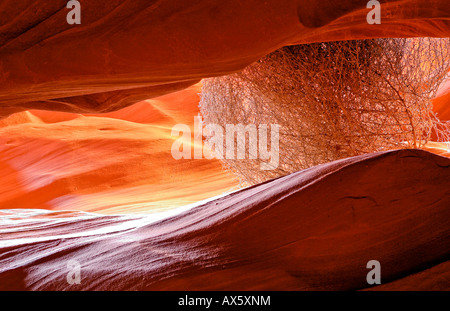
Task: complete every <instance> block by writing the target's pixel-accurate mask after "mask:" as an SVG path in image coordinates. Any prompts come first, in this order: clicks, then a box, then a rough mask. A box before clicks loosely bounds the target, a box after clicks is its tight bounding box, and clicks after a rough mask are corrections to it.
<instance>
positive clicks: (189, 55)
mask: <svg viewBox="0 0 450 311" xmlns="http://www.w3.org/2000/svg"><path fill="white" fill-rule="evenodd" d="M66 3H67V1H65V0H55V1H44V0H34V1H33V0H28V1H20V3H18V2H17V1H13V0H4V1H2V3H1V4H0V21H1V23H0V108H1V109H0V111H1V114H2V115H3V116H7V115H9V114H10V113H12V112H17V111H22V110H28V109H47V110H59V111H71V112H77V113H82V112H105V111H111V110H117V109H120V108H123V107H125V106H128V105H130V104H132V103H135V102H138V101H140V100H143V99H147V98H151V97H156V96H158V95H162V94H165V93H167V92H172V91H174V90H179V89H182V88H185V87H186V86H188V85H190V84H194V83H196V82H197V81H198V80H199V79H201V78H204V77H208V76H214V75H221V74H226V73H230V72H233V71H236V70H239V69H242V68H243V67H245V66H246V65H248V64H250V63H252V62H253V61H256V60H257V59H259V58H261V57H262V56H263V55H265V54H267V53H269V52H271V51H274V50H275V49H277V48H279V47H281V46H284V45H287V44H294V43H306V42H321V41H326V40H349V39H361V38H374V37H405V36H406V37H413V36H438V37H447V36H448V35H449V34H450V6H449V5H448V3H447V1H446V0H433V1H430V0H401V1H400V0H398V1H395V0H393V1H381V3H382V11H381V12H382V16H381V20H382V22H381V24H380V25H369V24H367V22H366V15H367V13H368V12H369V11H370V10H369V9H367V8H366V7H365V6H366V1H356V0H345V1H333V0H325V1H324V0H282V1H280V0H270V1H264V2H262V1H260V0H247V1H240V0H228V1H218V0H212V1H211V0H195V1H169V0H153V1H148V0H127V1H123V0H99V1H83V0H81V1H80V3H81V8H82V21H81V25H68V24H67V22H66V14H67V13H68V12H69V10H68V9H67V8H66Z"/></svg>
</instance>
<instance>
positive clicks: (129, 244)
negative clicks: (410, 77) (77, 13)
mask: <svg viewBox="0 0 450 311" xmlns="http://www.w3.org/2000/svg"><path fill="white" fill-rule="evenodd" d="M80 2H81V5H82V24H81V25H75V26H70V25H68V24H67V23H66V14H67V12H68V10H67V9H66V8H65V6H66V3H67V1H65V0H55V1H44V0H28V1H12V0H4V1H2V2H1V3H0V117H3V119H2V120H0V148H1V149H0V175H1V177H0V186H1V187H0V208H2V209H0V233H1V235H0V288H1V289H6V290H11V289H157V290H162V289H233V290H237V289H367V283H366V282H365V276H366V273H367V269H366V268H365V264H366V262H367V261H368V260H370V259H377V260H379V261H380V262H381V263H382V271H383V272H382V280H383V285H381V286H379V287H374V288H372V289H375V290H376V289H387V290H393V289H438V290H442V289H445V290H449V289H450V285H449V284H450V281H449V272H448V270H449V269H448V267H449V264H448V254H449V245H450V241H449V236H450V235H449V228H450V223H449V219H450V217H449V216H450V215H449V206H450V201H449V198H450V195H449V194H450V193H449V192H448V189H450V187H449V186H450V185H449V181H450V178H449V177H450V175H449V167H450V164H449V159H448V158H444V157H440V156H437V155H433V154H430V153H426V152H424V151H394V152H388V153H382V154H374V155H366V156H361V157H358V158H353V159H347V160H343V161H339V162H336V163H330V164H326V165H323V166H320V167H316V168H312V169H309V170H305V171H302V172H298V173H295V174H292V175H289V176H287V177H284V178H281V179H277V180H274V181H271V182H269V183H265V184H262V185H258V186H255V187H252V188H249V189H245V190H242V191H240V192H237V193H234V194H231V195H228V196H226V197H223V198H220V199H217V200H214V201H211V202H209V203H206V204H205V205H201V206H198V207H194V208H182V210H172V211H169V212H166V214H151V215H131V214H129V213H131V212H149V211H155V210H161V209H167V208H168V207H175V206H180V205H185V204H188V203H193V202H196V201H198V200H202V199H205V198H208V197H211V196H214V195H219V194H221V193H223V192H224V191H227V190H231V189H233V187H234V186H236V183H235V181H234V180H232V179H231V178H230V177H229V176H227V175H226V174H225V173H224V172H223V170H222V169H221V165H220V163H219V162H218V161H209V160H195V162H192V161H182V162H177V161H175V160H173V158H172V157H171V155H170V147H171V144H172V142H173V140H174V138H173V137H170V129H171V127H172V126H173V125H175V124H176V123H184V124H189V125H191V126H192V122H193V116H194V115H196V114H197V112H198V108H197V103H198V97H197V95H196V93H198V92H199V89H198V84H196V83H197V82H198V81H199V80H200V79H201V78H204V77H209V76H216V75H221V74H227V73H231V72H234V71H237V70H240V69H242V68H244V67H245V66H246V65H248V64H250V63H252V62H253V61H256V60H257V59H259V58H261V57H262V56H263V55H265V54H267V53H269V52H271V51H273V50H275V49H277V48H279V47H281V46H284V45H287V44H296V43H308V42H321V41H327V40H348V39H363V38H375V37H415V36H436V37H447V36H449V35H450V6H448V3H447V1H445V0H433V1H429V0H401V1H400V0H398V1H381V2H382V24H381V25H368V24H367V23H366V14H367V12H368V11H369V10H368V9H366V8H365V1H356V0H355V1H353V0H345V1H332V0H322V1H319V0H282V1H280V0H269V1H260V0H247V1H240V0H228V1H218V0H193V1H169V0H153V1H148V0H125V1H123V0H120V1H119V0H108V1H106V0H99V1H83V0H80ZM186 88H187V89H186ZM181 89H185V90H184V91H181V92H176V91H179V90H181ZM168 93H170V94H168ZM167 94H168V95H167ZM446 94H447V93H441V94H440V95H439V96H438V97H437V98H436V100H435V102H434V104H435V110H436V111H437V112H438V113H439V115H440V117H442V118H443V119H445V118H447V116H448V96H447V95H448V94H447V95H446ZM160 95H165V96H163V97H158V98H156V97H157V96H160ZM149 98H154V99H153V100H148V99H149ZM134 103H137V104H135V105H133V106H131V105H132V104H134ZM428 148H429V150H432V151H433V152H436V153H439V154H442V155H448V151H446V149H445V145H443V144H433V143H432V144H430V145H429V146H428ZM38 208H39V209H40V210H38ZM72 210H78V211H72ZM86 211H89V212H96V213H105V214H116V215H100V214H91V213H86ZM120 213H126V215H117V214H120ZM171 213H173V214H177V213H178V214H177V215H175V216H174V215H172V214H171ZM171 215H172V216H171ZM162 218H164V220H162ZM70 259H76V260H78V261H79V262H80V264H81V265H82V278H83V279H82V283H81V285H80V286H78V287H75V288H74V287H71V288H69V287H68V286H69V285H68V284H67V282H66V275H67V266H66V265H67V261H68V260H70Z"/></svg>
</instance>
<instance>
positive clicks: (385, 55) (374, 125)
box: [200, 38, 450, 184]
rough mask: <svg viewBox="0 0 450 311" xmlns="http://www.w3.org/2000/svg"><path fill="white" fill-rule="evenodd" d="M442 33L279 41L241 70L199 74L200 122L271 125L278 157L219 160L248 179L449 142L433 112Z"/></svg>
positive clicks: (448, 56)
mask: <svg viewBox="0 0 450 311" xmlns="http://www.w3.org/2000/svg"><path fill="white" fill-rule="evenodd" d="M449 40H450V39H448V38H447V39H433V38H414V39H374V40H359V41H343V42H327V43H317V44H309V45H297V46H288V47H284V48H282V49H280V50H278V51H275V52H274V53H272V54H269V55H267V56H266V57H264V58H263V59H261V60H259V61H258V62H256V63H254V64H252V65H250V66H249V67H247V68H246V69H244V70H243V71H242V72H239V73H236V74H232V75H228V76H223V77H218V78H210V79H205V80H204V81H203V89H202V94H201V102H200V109H201V113H202V115H203V117H204V122H205V124H211V123H214V124H219V125H222V126H225V125H226V124H239V123H241V124H255V125H256V126H258V125H259V124H274V123H276V124H279V125H280V144H279V146H280V147H279V150H280V164H279V166H278V168H277V169H275V170H272V171H261V170H260V169H259V164H260V160H258V159H256V160H249V159H248V158H247V159H246V160H233V159H224V160H223V161H224V164H225V166H226V168H228V169H230V170H231V171H232V172H234V173H235V174H236V175H237V176H238V177H240V178H241V180H242V181H244V182H245V183H247V184H255V183H259V182H262V181H265V180H268V179H271V178H275V177H279V176H282V175H286V174H289V173H291V172H294V171H298V170H301V169H305V168H308V167H311V166H314V165H318V164H321V163H326V162H330V161H333V160H337V159H341V158H346V157H351V156H355V155H360V154H364V153H370V152H376V151H382V150H387V149H397V148H421V147H422V146H423V145H425V144H426V143H427V142H428V141H429V140H430V139H433V140H434V141H450V131H449V129H450V126H449V124H448V123H445V122H441V121H440V120H439V119H438V118H437V116H436V114H435V113H434V112H433V111H432V99H433V98H434V96H435V94H436V91H437V90H438V87H439V85H441V84H442V83H443V82H444V80H445V79H448V73H449V68H450V48H449V44H450V41H449Z"/></svg>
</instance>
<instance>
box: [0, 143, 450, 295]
mask: <svg viewBox="0 0 450 311" xmlns="http://www.w3.org/2000/svg"><path fill="white" fill-rule="evenodd" d="M449 189H450V159H449V158H445V157H441V156H438V155H435V154H431V153H428V152H426V151H420V150H397V151H389V152H381V153H376V154H370V155H364V156H358V157H354V158H349V159H345V160H340V161H336V162H332V163H328V164H324V165H320V166H317V167H313V168H310V169H307V170H304V171H300V172H297V173H294V174H291V175H288V176H285V177H281V178H278V179H275V180H271V181H268V182H266V183H263V184H260V185H257V186H253V187H250V188H246V189H243V190H240V191H236V192H234V193H231V194H228V195H225V196H222V197H219V198H216V199H213V200H209V201H207V202H204V203H202V204H197V205H195V206H187V207H183V208H180V209H177V210H172V211H169V212H165V214H153V215H133V216H132V215H124V216H100V215H96V214H90V213H83V212H67V211H66V212H55V211H44V210H22V211H19V210H2V211H0V217H1V219H2V221H1V222H0V224H1V225H0V226H1V227H0V229H1V230H2V232H3V233H2V236H1V239H0V254H1V255H0V287H1V288H2V289H9V290H10V289H32V290H144V289H145V290H187V289H188V290H350V289H372V290H376V289H377V287H370V286H369V285H368V284H367V282H366V275H367V273H368V269H367V268H366V264H367V262H368V261H370V260H378V261H379V262H380V263H381V271H382V284H383V285H381V286H379V288H380V289H383V288H387V289H395V288H406V289H417V288H421V289H441V290H442V289H444V290H449V289H450V287H449V284H450V282H449V274H448V272H447V271H448V268H445V267H448V260H449V256H450V229H449V228H450V192H449ZM70 260H76V262H78V263H79V265H80V267H81V283H80V284H79V285H78V284H74V285H69V284H68V282H67V279H66V278H67V274H68V273H70V270H68V266H67V263H68V262H69V261H70ZM436 275H439V277H436ZM433 276H434V277H433ZM407 278H412V279H413V280H414V282H407V280H408V279H407ZM403 280H406V282H405V281H403ZM422 281H423V282H422ZM405 284H406V285H405ZM415 286H416V287H415Z"/></svg>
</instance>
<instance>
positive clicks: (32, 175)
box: [0, 85, 237, 214]
mask: <svg viewBox="0 0 450 311" xmlns="http://www.w3.org/2000/svg"><path fill="white" fill-rule="evenodd" d="M199 92H200V85H195V86H192V87H190V88H188V89H186V90H183V91H179V92H176V93H172V94H169V95H166V96H163V97H159V98H157V99H153V100H148V101H143V102H139V103H137V104H135V105H133V106H130V107H127V108H124V109H121V110H119V111H116V112H111V113H105V114H100V115H77V114H73V113H63V112H54V111H43V110H33V111H26V112H20V113H16V114H13V115H11V116H9V117H7V118H5V119H3V120H0V126H2V127H0V175H1V177H0V187H1V190H0V209H11V208H33V209H36V208H44V209H52V210H82V211H89V212H97V213H104V214H105V213H106V214H114V213H136V212H154V211H156V210H161V209H168V208H173V207H178V206H181V205H186V204H190V203H194V202H197V201H200V200H203V199H206V198H209V197H212V196H215V195H219V194H221V193H223V192H227V191H230V190H233V189H235V188H236V186H237V182H236V180H235V179H234V178H233V177H232V176H231V175H229V174H228V173H227V172H225V171H224V170H223V169H222V164H221V162H220V161H219V160H207V159H190V160H187V159H181V160H175V159H174V158H173V157H172V154H171V148H172V143H173V142H174V140H175V139H177V138H178V136H171V129H172V127H173V126H174V125H176V124H179V123H181V124H187V125H189V126H190V127H191V128H192V133H193V132H194V130H193V127H194V116H197V114H198V101H199V96H198V93H199Z"/></svg>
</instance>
